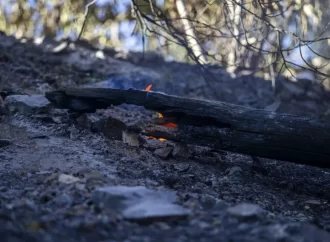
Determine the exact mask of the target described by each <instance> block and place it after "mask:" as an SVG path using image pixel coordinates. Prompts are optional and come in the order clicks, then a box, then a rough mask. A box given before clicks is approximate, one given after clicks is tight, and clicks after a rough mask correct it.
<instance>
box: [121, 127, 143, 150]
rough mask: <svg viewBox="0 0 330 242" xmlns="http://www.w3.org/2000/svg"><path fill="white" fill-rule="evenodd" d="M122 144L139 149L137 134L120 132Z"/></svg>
mask: <svg viewBox="0 0 330 242" xmlns="http://www.w3.org/2000/svg"><path fill="white" fill-rule="evenodd" d="M122 137H123V142H124V143H126V144H128V145H130V146H134V147H139V146H140V142H139V139H138V134H137V133H134V132H129V131H125V130H124V131H123V132H122Z"/></svg>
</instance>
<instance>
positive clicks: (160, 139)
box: [144, 84, 177, 141]
mask: <svg viewBox="0 0 330 242" xmlns="http://www.w3.org/2000/svg"><path fill="white" fill-rule="evenodd" d="M151 88H152V84H149V85H148V86H147V87H146V88H145V89H144V90H145V91H147V92H149V91H150V90H151ZM158 117H159V118H164V116H163V114H161V113H158ZM163 125H164V126H166V127H169V128H176V127H177V125H176V124H175V123H165V124H163ZM147 138H148V139H156V138H155V137H153V136H147ZM157 140H159V141H165V140H166V139H164V138H158V139H157Z"/></svg>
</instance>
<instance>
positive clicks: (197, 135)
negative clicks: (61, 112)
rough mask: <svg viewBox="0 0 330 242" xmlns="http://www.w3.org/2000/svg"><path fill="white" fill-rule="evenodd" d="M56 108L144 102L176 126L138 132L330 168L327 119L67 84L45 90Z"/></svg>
mask: <svg viewBox="0 0 330 242" xmlns="http://www.w3.org/2000/svg"><path fill="white" fill-rule="evenodd" d="M46 97H47V98H48V99H49V100H50V101H51V102H52V103H53V104H54V106H55V107H57V108H65V109H71V110H73V111H78V112H91V111H93V110H95V109H103V108H106V107H109V106H111V105H119V104H123V103H127V104H135V105H140V106H144V107H145V108H147V109H151V110H154V111H157V112H160V113H162V114H163V115H164V118H170V119H171V121H172V122H173V121H175V123H176V124H177V125H178V126H177V128H172V129H164V130H161V131H159V129H155V128H150V129H148V128H146V129H145V130H142V131H141V132H144V133H145V134H146V135H150V136H154V137H163V138H166V139H169V140H173V141H178V142H185V143H190V144H196V145H204V146H209V147H212V148H215V149H219V150H220V149H221V150H228V151H232V152H237V153H242V154H247V155H251V156H258V157H264V158H271V159H278V160H284V161H290V162H294V163H298V164H306V165H311V166H317V167H326V168H330V149H328V145H329V144H330V123H327V122H324V121H319V120H315V119H312V118H309V117H299V116H294V115H289V114H280V113H274V112H268V111H264V110H258V109H253V108H248V107H244V106H238V105H233V104H229V103H224V102H214V101H206V100H199V99H187V98H182V97H177V96H171V95H166V94H163V93H158V92H146V91H140V90H119V89H102V88H87V89H66V90H62V91H54V92H48V93H46Z"/></svg>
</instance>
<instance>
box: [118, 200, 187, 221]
mask: <svg viewBox="0 0 330 242" xmlns="http://www.w3.org/2000/svg"><path fill="white" fill-rule="evenodd" d="M122 215H123V217H124V218H125V219H127V220H133V221H140V222H149V221H166V220H169V219H174V218H175V219H181V218H185V217H187V216H188V215H189V210H187V209H185V208H183V207H181V206H179V205H177V204H171V203H160V202H159V203H155V201H153V200H150V201H148V200H147V201H145V202H141V203H138V204H136V205H133V206H130V207H128V208H127V209H125V210H124V211H123V213H122Z"/></svg>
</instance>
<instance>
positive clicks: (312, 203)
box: [305, 199, 321, 206]
mask: <svg viewBox="0 0 330 242" xmlns="http://www.w3.org/2000/svg"><path fill="white" fill-rule="evenodd" d="M305 203H306V204H308V205H314V206H315V205H321V202H320V201H318V200H314V199H311V200H307V201H305Z"/></svg>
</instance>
